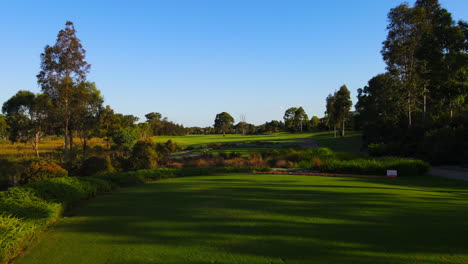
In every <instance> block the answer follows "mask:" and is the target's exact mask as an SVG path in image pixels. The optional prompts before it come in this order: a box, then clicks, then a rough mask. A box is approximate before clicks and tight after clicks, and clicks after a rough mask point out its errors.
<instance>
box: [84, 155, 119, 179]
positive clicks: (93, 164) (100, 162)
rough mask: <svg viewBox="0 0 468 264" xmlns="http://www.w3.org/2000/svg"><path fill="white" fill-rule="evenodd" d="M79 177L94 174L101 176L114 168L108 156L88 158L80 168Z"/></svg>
mask: <svg viewBox="0 0 468 264" xmlns="http://www.w3.org/2000/svg"><path fill="white" fill-rule="evenodd" d="M80 171H81V175H83V176H90V175H95V174H102V173H108V172H113V171H114V167H113V166H112V161H111V159H110V157H109V156H107V155H106V156H104V157H90V158H88V159H86V160H85V161H84V162H83V165H82V166H81V170H80Z"/></svg>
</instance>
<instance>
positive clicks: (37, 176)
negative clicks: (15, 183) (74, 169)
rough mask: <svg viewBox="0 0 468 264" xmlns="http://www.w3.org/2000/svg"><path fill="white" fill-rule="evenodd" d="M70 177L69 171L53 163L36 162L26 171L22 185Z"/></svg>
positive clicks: (22, 176) (22, 175) (22, 178)
mask: <svg viewBox="0 0 468 264" xmlns="http://www.w3.org/2000/svg"><path fill="white" fill-rule="evenodd" d="M66 176H68V171H67V170H65V169H64V168H62V167H60V166H59V165H58V164H57V163H55V162H53V161H45V160H35V161H33V162H31V163H30V164H29V165H28V166H26V168H25V169H24V171H23V173H22V174H21V181H20V182H21V183H28V182H34V181H40V180H45V179H49V178H58V177H66Z"/></svg>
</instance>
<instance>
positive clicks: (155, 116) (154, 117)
mask: <svg viewBox="0 0 468 264" xmlns="http://www.w3.org/2000/svg"><path fill="white" fill-rule="evenodd" d="M145 117H146V122H148V123H151V122H155V121H161V118H162V115H161V114H160V113H156V112H151V113H148V114H146V115H145Z"/></svg>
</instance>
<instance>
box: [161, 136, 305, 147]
mask: <svg viewBox="0 0 468 264" xmlns="http://www.w3.org/2000/svg"><path fill="white" fill-rule="evenodd" d="M311 135H312V133H297V134H294V133H275V134H268V135H246V136H242V135H230V134H227V135H226V136H225V137H223V135H187V136H157V137H154V138H153V140H154V141H155V142H158V143H162V142H166V141H168V140H169V139H171V140H172V141H174V142H176V143H177V144H179V145H184V146H202V145H206V144H213V143H244V142H254V141H266V142H276V143H293V142H297V141H298V139H302V138H309V137H310V136H311Z"/></svg>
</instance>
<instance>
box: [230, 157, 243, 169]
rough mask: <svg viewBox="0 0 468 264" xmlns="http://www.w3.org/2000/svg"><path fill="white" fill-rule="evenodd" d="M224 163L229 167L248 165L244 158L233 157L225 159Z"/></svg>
mask: <svg viewBox="0 0 468 264" xmlns="http://www.w3.org/2000/svg"><path fill="white" fill-rule="evenodd" d="M224 165H225V166H227V167H236V168H239V167H245V166H246V165H247V162H246V160H245V159H243V158H233V159H227V160H225V161H224Z"/></svg>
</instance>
